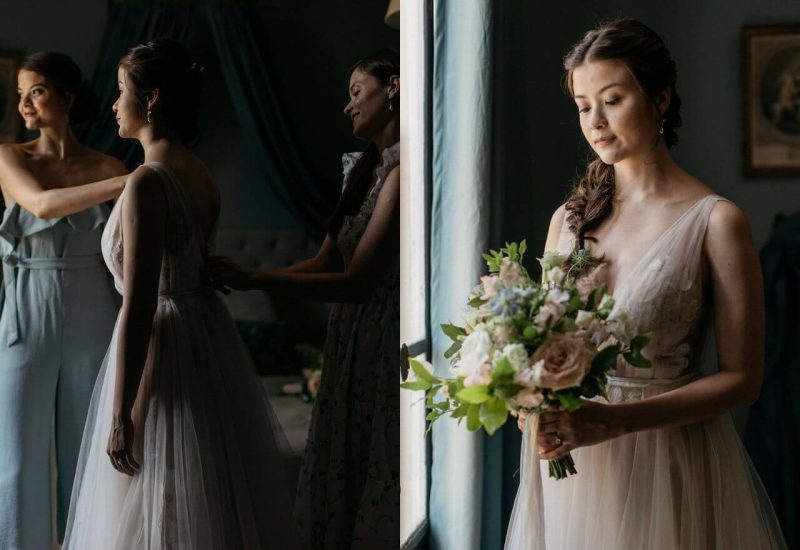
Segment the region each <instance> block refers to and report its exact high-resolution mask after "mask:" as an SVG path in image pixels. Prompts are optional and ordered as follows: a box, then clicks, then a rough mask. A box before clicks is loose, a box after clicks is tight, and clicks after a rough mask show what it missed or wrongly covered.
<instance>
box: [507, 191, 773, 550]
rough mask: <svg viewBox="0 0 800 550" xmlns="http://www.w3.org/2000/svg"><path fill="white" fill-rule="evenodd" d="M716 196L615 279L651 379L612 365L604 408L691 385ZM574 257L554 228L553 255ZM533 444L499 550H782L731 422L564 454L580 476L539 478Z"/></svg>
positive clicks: (724, 419) (705, 323) (706, 323)
mask: <svg viewBox="0 0 800 550" xmlns="http://www.w3.org/2000/svg"><path fill="white" fill-rule="evenodd" d="M720 200H724V199H722V198H721V197H718V196H716V195H711V196H707V197H705V198H703V199H700V200H699V201H698V202H696V203H695V204H694V205H693V206H691V207H690V208H689V209H688V210H687V211H686V212H685V213H684V214H683V215H682V216H680V217H679V218H678V219H677V220H676V221H675V222H674V224H673V225H672V226H671V227H670V228H669V229H667V230H666V231H665V232H664V233H663V234H662V235H661V237H659V238H658V239H657V240H656V242H655V243H654V244H653V245H652V246H651V248H650V249H649V250H648V251H647V252H646V253H645V254H644V256H643V257H642V258H641V260H639V262H638V264H636V266H635V267H634V268H633V269H632V270H631V271H630V272H629V273H627V274H625V276H624V277H623V278H622V279H620V281H619V283H618V284H617V288H616V289H615V290H614V298H615V300H616V307H620V308H625V309H627V310H628V312H629V313H630V315H631V318H632V319H633V321H634V322H635V324H636V326H637V329H638V331H639V332H650V331H652V332H653V333H654V338H653V340H652V341H651V343H650V345H649V346H648V347H647V348H646V349H645V351H644V354H645V356H647V357H648V358H649V359H651V360H652V362H653V368H651V369H640V368H636V367H632V366H631V365H629V364H627V363H625V362H624V360H620V361H619V363H618V364H617V368H616V372H612V373H610V374H612V375H613V376H610V377H609V381H608V388H607V393H608V398H609V401H610V402H612V403H619V402H624V401H631V400H641V399H645V398H647V397H651V396H654V395H657V394H660V393H664V392H666V391H669V390H671V389H675V388H677V387H680V386H682V385H684V384H687V383H689V382H691V381H692V380H695V379H696V378H697V377H699V376H700V367H701V365H702V358H701V355H702V353H701V352H702V348H703V344H704V343H705V338H704V335H705V334H706V331H707V329H709V328H710V313H711V309H710V298H711V297H710V291H711V289H710V288H708V287H707V286H705V283H704V277H703V276H702V267H701V256H702V248H703V237H704V235H705V232H706V227H707V225H708V218H709V215H710V213H711V210H712V209H713V207H714V205H715V204H716V203H717V202H718V201H720ZM570 250H572V242H571V234H570V233H569V231H568V230H567V229H566V228H562V234H561V239H560V243H559V251H560V252H562V253H568V252H569V251H570ZM537 454H538V451H537V449H536V444H535V438H531V439H528V436H527V435H525V436H524V439H523V452H522V464H521V471H522V474H521V476H522V479H521V482H520V487H519V491H518V493H517V500H516V502H515V504H514V511H513V513H512V517H511V521H510V523H509V529H508V533H507V536H506V546H505V547H506V549H507V550H543V549H544V548H547V549H548V550H549V549H552V550H583V549H592V550H622V549H629V548H630V549H633V548H636V549H638V548H647V549H648V550H712V549H716V550H739V549H741V550H755V549H763V550H767V549H784V548H786V544H785V542H784V540H783V536H782V535H781V531H780V527H779V525H778V522H777V519H776V517H775V513H774V511H773V508H772V505H771V504H770V501H769V498H768V497H767V494H766V492H765V491H764V487H763V486H762V484H761V481H760V480H759V478H758V474H757V473H756V471H755V469H754V468H753V466H752V464H751V462H750V459H749V457H748V456H747V453H746V451H745V450H744V447H743V446H742V442H741V440H740V439H739V436H738V434H737V433H736V431H735V429H734V426H733V422H732V420H731V417H730V415H729V414H724V415H722V416H719V417H717V418H713V419H710V420H706V421H703V422H697V423H694V424H688V425H685V426H681V427H677V428H663V429H656V430H649V431H642V432H637V433H632V434H628V435H624V436H621V437H618V438H615V439H612V440H610V441H606V442H603V443H600V444H598V445H593V446H591V447H581V448H578V449H576V450H574V451H572V456H573V458H574V459H575V463H576V468H577V470H578V473H577V475H573V476H571V477H569V478H567V479H565V480H562V481H555V480H553V479H551V478H550V477H548V473H547V472H548V470H547V462H546V461H539V459H538V456H536V455H537Z"/></svg>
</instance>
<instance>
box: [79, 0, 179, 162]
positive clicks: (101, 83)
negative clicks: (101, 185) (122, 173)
mask: <svg viewBox="0 0 800 550" xmlns="http://www.w3.org/2000/svg"><path fill="white" fill-rule="evenodd" d="M194 11H195V10H194V9H193V8H192V6H191V4H190V3H188V2H175V1H171V2H170V1H166V2H165V1H160V0H122V1H112V2H110V3H109V8H108V23H107V24H106V29H105V33H104V34H103V41H102V44H101V46H100V54H99V56H98V58H97V63H95V71H94V74H93V76H92V81H91V88H92V90H93V91H94V93H95V95H97V98H98V100H99V107H100V116H99V118H98V119H97V121H95V122H94V124H92V125H91V126H88V127H87V128H86V129H85V131H83V132H81V134H80V135H79V138H80V139H81V141H82V142H83V143H85V144H86V145H88V146H89V147H92V148H93V149H97V150H98V151H102V152H104V153H106V154H109V155H113V156H115V157H117V158H119V159H120V160H121V161H122V162H124V163H125V165H126V166H128V168H129V169H132V168H134V167H135V166H136V165H138V164H140V163H141V161H142V153H141V148H140V147H139V146H138V144H137V143H136V142H135V141H133V140H124V139H120V138H119V137H118V135H117V121H116V119H115V118H114V113H113V112H112V111H111V106H112V105H113V104H114V102H115V101H116V100H117V96H118V90H117V65H118V63H119V60H120V58H122V56H123V55H125V52H127V51H128V48H130V47H131V46H133V45H134V44H139V43H141V42H146V41H147V40H151V39H153V38H156V37H168V38H172V39H175V40H177V41H179V42H182V43H184V44H185V43H186V42H187V39H188V36H189V31H190V29H191V22H192V18H193V14H194Z"/></svg>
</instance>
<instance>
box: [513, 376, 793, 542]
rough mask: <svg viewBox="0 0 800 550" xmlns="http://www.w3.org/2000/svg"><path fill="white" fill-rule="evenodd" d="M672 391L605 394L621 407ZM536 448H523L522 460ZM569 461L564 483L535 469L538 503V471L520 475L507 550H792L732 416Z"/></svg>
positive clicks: (617, 389)
mask: <svg viewBox="0 0 800 550" xmlns="http://www.w3.org/2000/svg"><path fill="white" fill-rule="evenodd" d="M675 385H676V384H673V385H668V384H658V383H654V384H652V385H646V383H645V384H641V385H638V384H636V383H635V382H634V383H631V384H626V383H624V382H623V381H620V383H618V384H614V383H613V381H612V383H611V384H610V385H609V392H608V393H609V397H611V398H612V400H613V401H615V402H619V401H629V400H640V399H644V398H646V397H650V396H653V395H656V394H658V393H662V392H664V391H667V390H669V389H673V388H674V387H675ZM677 385H680V383H677ZM527 436H528V434H526V435H525V436H524V437H527ZM531 447H532V445H530V444H529V443H528V442H527V441H526V444H525V445H524V448H525V449H524V451H523V453H525V451H528V452H530V451H532V450H534V449H532V448H531ZM572 456H573V458H574V459H575V464H576V467H577V470H578V473H577V475H573V476H570V477H568V478H567V479H564V480H561V481H556V480H554V479H551V478H550V477H548V470H547V462H546V461H536V462H539V464H536V465H535V466H536V467H538V468H539V474H540V476H541V478H540V483H541V485H540V487H541V489H540V490H541V494H542V498H541V500H539V499H537V498H534V497H535V496H536V495H535V491H536V490H537V489H536V482H537V481H539V479H537V476H536V475H530V473H531V472H530V467H531V466H532V465H533V462H530V463H529V465H528V466H529V470H528V475H525V472H524V471H523V477H524V479H522V481H521V484H520V489H519V491H520V493H519V494H518V496H517V501H516V503H515V508H514V512H513V514H512V519H511V522H510V524H509V531H508V534H507V537H506V549H508V550H522V549H524V550H543V549H544V548H547V549H548V550H551V549H552V550H578V549H581V550H583V549H593V550H594V549H597V550H627V549H639V548H647V549H648V550H676V549H677V550H711V549H717V550H737V549H742V550H744V549H748V550H754V549H783V548H786V545H785V542H784V541H783V537H782V535H781V531H780V527H779V525H778V522H777V519H776V516H775V513H774V511H773V508H772V505H771V503H770V501H769V499H768V497H767V494H766V492H765V491H764V488H763V486H762V484H761V481H760V480H759V478H758V475H757V474H756V472H755V469H754V468H753V466H752V464H751V463H750V459H749V457H748V456H747V453H746V452H745V450H744V447H743V446H742V443H741V440H740V439H739V436H738V434H737V433H736V431H735V428H734V426H733V422H732V420H731V418H730V415H728V414H726V415H723V416H721V417H718V418H714V419H711V420H708V421H704V422H699V423H695V424H690V425H686V426H682V427H678V428H666V429H658V430H650V431H645V432H637V433H633V434H629V435H625V436H622V437H618V438H615V439H612V440H610V441H606V442H604V443H601V444H598V445H594V446H591V447H583V448H579V449H576V450H574V451H572ZM522 458H523V470H524V468H525V464H524V463H525V462H526V461H525V458H526V455H525V454H523V457H522ZM527 458H530V457H527ZM540 507H541V508H540ZM542 520H543V525H542V524H541V523H540V522H541V521H542ZM542 535H543V536H542Z"/></svg>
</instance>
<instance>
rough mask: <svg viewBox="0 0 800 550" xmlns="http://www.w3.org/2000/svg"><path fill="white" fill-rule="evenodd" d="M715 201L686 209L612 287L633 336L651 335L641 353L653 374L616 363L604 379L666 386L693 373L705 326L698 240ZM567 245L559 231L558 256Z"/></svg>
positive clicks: (565, 233)
mask: <svg viewBox="0 0 800 550" xmlns="http://www.w3.org/2000/svg"><path fill="white" fill-rule="evenodd" d="M720 200H724V199H723V198H722V197H719V196H717V195H709V196H706V197H704V198H702V199H700V200H698V201H697V202H696V203H694V204H693V205H692V206H690V207H689V208H688V209H687V210H686V212H684V213H683V214H682V215H681V216H680V217H679V218H678V219H677V220H676V221H675V222H674V223H673V224H672V225H671V226H670V227H669V228H668V229H667V230H666V231H664V233H663V234H662V235H661V236H660V237H659V238H658V239H656V241H655V242H654V243H653V244H652V246H651V247H650V248H649V250H647V252H645V254H644V255H643V256H642V258H641V259H640V260H639V261H638V263H636V264H635V265H634V267H633V268H632V269H631V270H630V271H629V272H628V273H625V274H624V276H622V278H621V279H620V280H619V281H618V283H617V286H616V288H615V289H614V299H615V302H616V304H615V307H616V308H624V309H626V310H627V311H628V313H629V314H630V316H631V319H632V320H633V322H634V323H635V325H636V329H637V332H639V333H645V332H652V333H653V339H652V340H651V342H650V344H649V345H648V346H647V348H646V349H645V350H644V352H643V353H644V355H645V356H646V357H648V358H649V359H650V360H652V361H653V368H648V369H642V368H636V367H633V366H631V365H630V364H628V363H627V362H625V361H624V360H623V359H620V360H619V362H618V363H617V368H616V371H615V372H610V373H609V374H611V375H615V376H618V377H625V378H642V379H659V380H671V379H676V378H679V377H682V376H686V375H691V374H693V373H696V372H697V371H699V369H700V362H701V360H700V359H701V357H700V356H701V353H702V347H703V343H704V334H705V328H706V325H707V323H706V319H705V318H706V314H707V307H706V294H707V293H706V292H705V289H704V288H703V280H702V273H701V271H702V270H701V258H702V247H703V237H704V235H705V232H706V226H707V224H708V218H709V215H710V213H711V209H712V208H713V207H714V205H715V204H716V203H717V201H720ZM573 242H574V241H573V238H572V234H571V233H570V232H569V230H568V229H567V228H566V225H564V226H563V227H562V233H561V238H560V239H559V251H560V252H561V253H569V252H570V251H571V250H572V244H573Z"/></svg>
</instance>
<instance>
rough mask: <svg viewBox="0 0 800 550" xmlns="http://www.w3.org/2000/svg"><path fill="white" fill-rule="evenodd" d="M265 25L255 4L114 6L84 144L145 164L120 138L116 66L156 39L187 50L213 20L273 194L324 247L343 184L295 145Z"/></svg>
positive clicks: (233, 93) (132, 2) (160, 1)
mask: <svg viewBox="0 0 800 550" xmlns="http://www.w3.org/2000/svg"><path fill="white" fill-rule="evenodd" d="M260 19H261V15H260V14H259V13H258V12H257V10H255V8H254V6H253V3H252V2H251V1H249V0H204V1H190V0H118V1H113V2H110V3H109V14H108V23H107V25H106V29H105V32H104V35H103V41H102V45H101V47H100V54H99V56H98V59H97V62H96V64H95V71H94V74H93V77H92V80H91V84H90V85H91V88H92V90H93V91H94V93H95V94H96V95H97V97H98V100H99V107H100V116H99V119H98V120H97V121H95V122H94V123H93V124H92V125H90V126H87V127H85V128H83V129H82V131H81V132H80V133H79V138H80V139H81V141H82V142H83V143H85V144H86V145H88V146H89V147H92V148H94V149H97V150H99V151H103V152H104V153H107V154H110V155H114V156H116V157H118V158H119V159H121V160H122V161H123V162H124V163H125V164H126V165H127V166H128V167H129V168H133V167H135V166H136V165H138V164H139V163H140V162H141V160H142V157H141V148H140V147H138V144H136V143H135V142H133V141H132V140H123V139H120V138H119V137H118V136H117V124H116V120H115V117H114V113H113V112H112V111H111V106H112V105H113V103H114V101H116V98H117V64H118V63H119V60H120V58H121V57H122V56H123V55H124V54H125V52H126V51H127V50H128V48H130V47H131V46H133V45H134V44H139V43H142V42H146V41H147V40H151V39H153V38H157V37H167V38H172V39H174V40H177V41H178V42H181V43H183V44H187V45H188V44H189V41H190V37H191V36H192V34H193V33H194V32H196V31H197V30H198V29H204V28H205V27H204V25H205V23H206V20H207V24H208V27H209V28H210V32H211V37H212V39H213V43H214V47H215V49H216V53H217V56H218V59H219V63H220V66H221V69H222V74H223V76H224V78H225V82H226V84H227V86H228V92H229V94H230V99H231V103H232V105H233V107H234V110H235V111H236V115H237V118H238V121H239V124H240V126H241V128H242V133H243V138H244V143H245V146H246V147H247V148H248V149H249V150H250V151H251V152H252V154H253V158H254V159H255V160H256V162H257V163H258V167H259V169H260V171H261V173H262V174H263V177H264V182H265V184H266V185H267V186H268V187H269V189H270V190H271V191H272V193H273V195H274V196H275V197H276V198H277V200H279V201H280V203H281V204H282V205H283V207H284V208H285V209H286V210H287V211H288V212H289V213H290V214H291V215H292V216H293V217H294V218H295V219H296V220H297V221H298V223H299V225H300V226H301V227H302V228H303V229H304V230H305V231H306V233H307V234H308V235H309V236H310V237H313V238H315V239H317V240H319V241H321V240H322V238H323V237H324V234H325V228H326V224H327V220H328V218H329V217H330V215H331V213H332V211H333V208H334V206H335V205H336V201H337V200H338V198H339V190H340V188H341V186H340V185H338V183H337V182H329V181H325V180H323V179H322V178H320V177H318V176H316V175H315V174H312V173H310V171H309V170H308V168H307V163H306V162H304V160H303V158H302V154H301V153H300V150H299V149H298V147H297V146H296V141H295V140H294V139H293V136H292V134H291V132H290V130H289V121H290V118H289V116H287V114H285V113H284V112H283V108H282V106H281V103H280V100H279V97H278V94H277V92H276V89H275V83H274V82H273V79H272V78H271V76H270V67H269V64H268V62H267V60H266V59H265V57H264V55H263V52H262V45H261V43H260V42H259V41H258V40H257V38H256V37H257V35H258V32H259V31H260V29H259V21H260ZM201 24H202V25H201Z"/></svg>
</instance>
